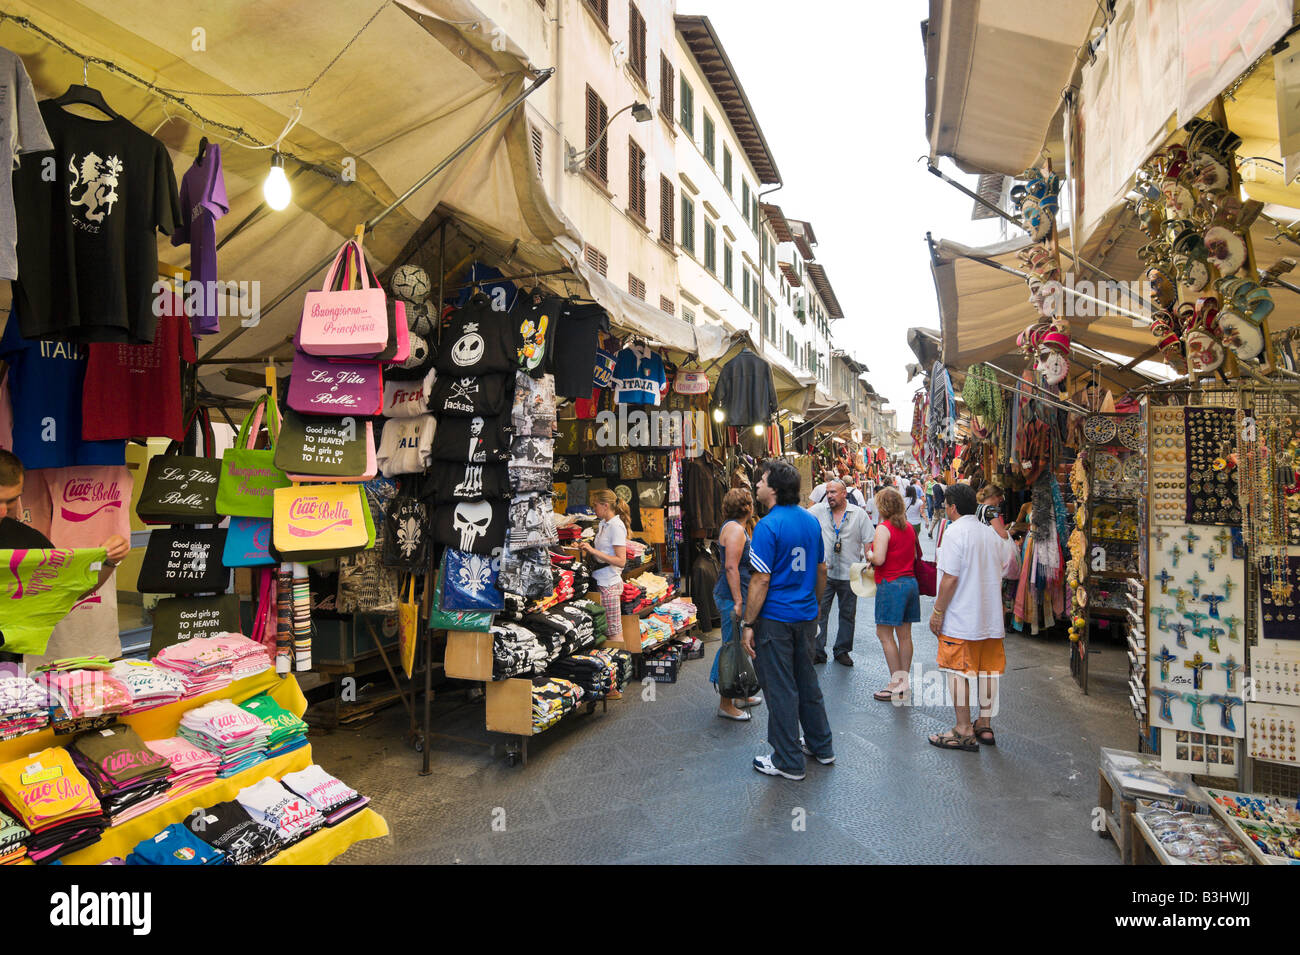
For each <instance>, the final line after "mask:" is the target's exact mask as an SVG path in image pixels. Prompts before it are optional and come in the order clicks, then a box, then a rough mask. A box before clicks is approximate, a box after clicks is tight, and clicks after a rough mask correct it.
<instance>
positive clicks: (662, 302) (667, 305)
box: [659, 295, 676, 315]
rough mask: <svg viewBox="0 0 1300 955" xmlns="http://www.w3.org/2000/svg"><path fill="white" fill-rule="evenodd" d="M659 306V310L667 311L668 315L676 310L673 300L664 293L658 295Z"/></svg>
mask: <svg viewBox="0 0 1300 955" xmlns="http://www.w3.org/2000/svg"><path fill="white" fill-rule="evenodd" d="M659 308H660V310H662V311H665V312H667V313H668V314H669V315H672V314H673V313H674V312H675V311H676V309H675V307H674V305H673V300H672V299H670V298H668V297H667V296H665V295H660V296H659Z"/></svg>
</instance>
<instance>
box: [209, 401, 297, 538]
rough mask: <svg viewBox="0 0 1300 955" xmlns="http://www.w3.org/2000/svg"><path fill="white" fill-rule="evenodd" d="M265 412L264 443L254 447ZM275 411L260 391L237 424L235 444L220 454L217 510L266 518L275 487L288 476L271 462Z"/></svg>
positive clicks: (276, 430)
mask: <svg viewBox="0 0 1300 955" xmlns="http://www.w3.org/2000/svg"><path fill="white" fill-rule="evenodd" d="M263 411H266V412H267V435H268V445H267V447H265V448H261V449H259V448H256V447H255V445H256V444H257V438H258V432H259V431H261V425H262V412H263ZM279 418H280V416H279V413H278V411H277V409H276V407H275V403H274V402H272V401H271V400H270V396H269V395H262V397H261V398H259V399H258V400H257V404H255V405H253V407H252V408H251V409H249V412H248V414H246V415H245V416H244V421H243V423H242V424H241V425H240V426H239V434H238V435H237V436H236V437H235V445H234V447H232V448H227V449H226V453H225V454H223V455H222V456H221V481H220V483H218V485H217V513H218V514H227V515H229V516H230V517H262V518H269V517H270V516H271V510H272V500H273V499H272V495H273V494H274V492H275V490H276V488H282V487H288V486H289V478H288V477H286V476H285V473H284V472H283V471H281V470H280V469H279V468H278V467H276V464H275V442H276V437H277V435H278V433H279V431H280V427H279Z"/></svg>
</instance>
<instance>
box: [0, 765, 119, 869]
mask: <svg viewBox="0 0 1300 955" xmlns="http://www.w3.org/2000/svg"><path fill="white" fill-rule="evenodd" d="M0 800H2V801H3V803H4V805H5V807H6V808H7V809H8V810H9V811H10V812H11V813H13V815H14V817H15V818H16V819H17V820H18V821H19V822H21V823H22V824H23V825H24V826H26V827H27V828H28V830H30V832H31V835H30V836H28V837H27V840H26V843H27V854H28V855H29V856H30V857H31V859H32V861H33V862H38V863H47V862H53V861H54V860H55V859H58V858H60V857H62V856H65V855H67V854H68V853H70V852H75V851H76V850H78V849H81V848H84V847H85V846H88V845H91V844H93V843H96V842H98V841H99V839H100V836H101V834H102V833H103V830H104V827H105V825H107V822H106V820H105V819H104V813H103V810H102V809H101V807H100V805H99V799H98V798H96V796H95V791H94V789H92V788H91V785H90V780H88V779H87V778H86V777H85V776H84V775H83V774H82V772H81V770H79V769H78V768H77V765H76V764H75V763H74V762H73V761H72V757H71V756H70V755H69V754H68V751H67V750H66V749H64V748H63V747H62V746H52V747H50V748H49V749H45V750H42V751H41V752H39V753H37V754H36V755H35V756H24V757H22V758H21V759H15V760H12V761H11V762H8V763H5V764H4V765H2V766H0Z"/></svg>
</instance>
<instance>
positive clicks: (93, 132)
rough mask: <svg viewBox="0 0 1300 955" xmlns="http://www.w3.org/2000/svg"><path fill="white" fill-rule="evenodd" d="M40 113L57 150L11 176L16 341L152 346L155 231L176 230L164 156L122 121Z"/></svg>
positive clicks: (47, 105)
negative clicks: (48, 175)
mask: <svg viewBox="0 0 1300 955" xmlns="http://www.w3.org/2000/svg"><path fill="white" fill-rule="evenodd" d="M40 110H41V118H42V119H43V120H44V121H45V128H46V129H48V130H49V133H50V139H51V141H53V143H54V150H53V151H52V152H41V153H32V154H31V155H29V156H24V157H23V162H22V165H21V166H19V167H18V169H16V170H15V171H14V174H13V177H14V203H15V212H16V215H17V218H18V274H19V275H20V276H22V278H21V279H19V281H17V282H15V283H14V301H15V304H16V305H17V310H18V319H19V322H20V328H21V330H22V333H23V337H24V338H40V339H52V338H59V339H70V340H74V341H81V342H92V341H95V342H128V343H131V344H141V343H151V342H152V341H153V336H154V327H155V326H156V325H157V322H158V319H157V317H156V316H155V314H154V308H153V301H154V294H153V286H154V282H155V281H156V279H157V277H158V244H157V238H156V231H161V232H163V233H164V234H168V235H170V234H171V233H172V232H173V231H175V230H176V229H177V228H178V227H179V226H180V199H179V198H178V196H177V192H176V174H175V172H173V170H172V162H171V157H170V156H168V154H167V147H165V146H164V145H163V144H162V143H161V142H159V141H158V140H157V139H155V138H154V137H152V136H150V135H149V134H148V133H146V132H145V131H144V130H142V129H139V128H137V127H136V126H134V125H133V124H132V123H131V122H130V121H128V120H126V119H124V118H122V117H120V116H119V117H118V118H116V119H113V120H106V121H99V120H93V119H85V118H83V117H80V116H76V115H73V114H72V113H68V112H66V111H64V110H63V109H62V108H60V107H58V106H56V105H54V104H53V103H52V102H51V101H50V100H46V101H45V102H43V103H41V104H40ZM50 160H52V162H51V161H50ZM47 169H50V170H52V171H53V173H54V177H55V178H54V180H53V181H47V180H46V179H45V173H46V170H47Z"/></svg>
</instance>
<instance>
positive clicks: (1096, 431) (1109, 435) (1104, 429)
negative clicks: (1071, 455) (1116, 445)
mask: <svg viewBox="0 0 1300 955" xmlns="http://www.w3.org/2000/svg"><path fill="white" fill-rule="evenodd" d="M1083 436H1084V437H1085V438H1087V439H1088V440H1089V441H1091V442H1093V443H1094V444H1105V443H1106V442H1107V441H1113V440H1114V438H1115V421H1114V419H1112V418H1107V417H1106V416H1105V415H1089V416H1088V417H1087V418H1085V419H1084V421H1083Z"/></svg>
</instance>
